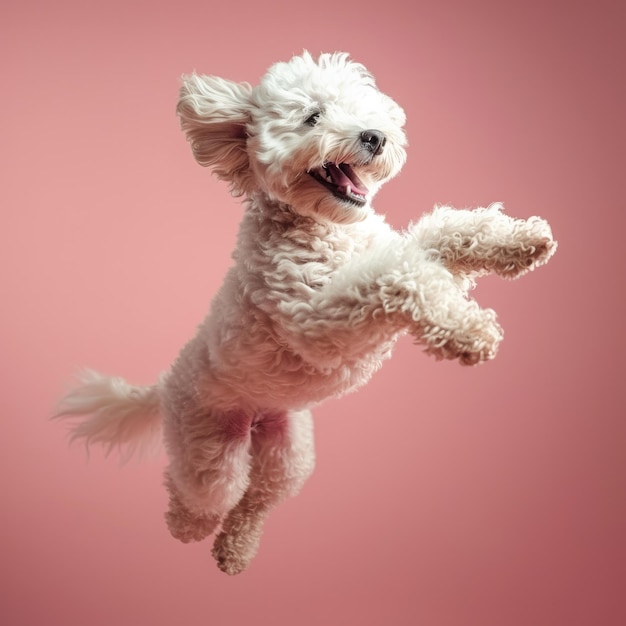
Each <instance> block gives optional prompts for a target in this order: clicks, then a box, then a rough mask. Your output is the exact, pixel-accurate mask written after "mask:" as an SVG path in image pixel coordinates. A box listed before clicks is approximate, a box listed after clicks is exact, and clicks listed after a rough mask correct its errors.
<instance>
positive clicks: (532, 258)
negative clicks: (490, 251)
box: [494, 217, 557, 279]
mask: <svg viewBox="0 0 626 626" xmlns="http://www.w3.org/2000/svg"><path fill="white" fill-rule="evenodd" d="M556 248H557V242H556V241H554V239H553V238H552V230H551V228H550V225H549V224H548V222H546V221H545V220H544V219H541V218H540V217H531V218H529V219H527V220H516V224H515V228H514V229H513V233H512V238H511V241H510V242H507V244H506V245H504V246H502V247H501V248H500V249H499V250H498V252H497V253H496V254H495V255H494V259H495V260H496V264H495V265H496V273H497V274H499V275H500V276H502V277H503V278H509V279H513V278H518V277H520V276H523V275H524V274H526V273H527V272H530V271H531V270H533V269H535V268H536V267H539V266H540V265H544V264H545V263H547V262H548V261H549V260H550V257H551V256H552V255H553V254H554V253H555V252H556Z"/></svg>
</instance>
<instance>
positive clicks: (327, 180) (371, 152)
mask: <svg viewBox="0 0 626 626" xmlns="http://www.w3.org/2000/svg"><path fill="white" fill-rule="evenodd" d="M359 141H360V142H361V146H362V148H363V150H364V151H366V152H367V153H368V158H367V160H368V161H369V160H371V159H373V158H374V157H376V156H379V155H381V154H382V153H383V149H384V148H385V144H386V143H387V138H386V137H385V135H384V134H383V133H381V132H380V131H379V130H375V129H369V130H364V131H362V132H361V134H360V135H359ZM308 173H309V174H310V175H311V176H312V177H313V178H314V179H315V180H316V181H317V182H318V183H321V184H322V185H324V187H326V188H327V189H328V190H330V191H331V192H332V193H333V194H334V195H335V196H336V197H337V198H339V199H340V200H344V201H347V202H350V203H351V204H358V205H360V206H363V205H364V204H365V203H366V202H367V194H368V193H369V189H368V188H367V186H366V185H365V184H364V183H363V181H362V180H361V179H360V178H359V177H358V176H357V174H356V172H355V171H354V168H353V166H352V165H350V164H349V163H332V162H326V163H324V165H323V166H322V167H318V168H316V169H312V170H309V172H308Z"/></svg>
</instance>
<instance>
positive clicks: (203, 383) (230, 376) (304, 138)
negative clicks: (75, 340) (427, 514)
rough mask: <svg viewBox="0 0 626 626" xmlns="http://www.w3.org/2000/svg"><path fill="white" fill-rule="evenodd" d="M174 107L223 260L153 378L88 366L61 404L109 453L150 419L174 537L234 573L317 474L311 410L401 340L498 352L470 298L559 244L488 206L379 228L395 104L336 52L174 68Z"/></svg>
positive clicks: (398, 150) (472, 356) (393, 152)
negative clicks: (209, 70) (227, 248)
mask: <svg viewBox="0 0 626 626" xmlns="http://www.w3.org/2000/svg"><path fill="white" fill-rule="evenodd" d="M178 114H179V116H180V120H181V124H182V128H183V130H184V132H185V133H186V136H187V138H188V140H189V142H190V144H191V148H192V151H193V154H194V155H195V157H196V159H197V161H198V162H199V163H200V164H201V165H204V166H207V167H209V168H211V169H212V171H213V172H214V173H215V174H217V176H218V177H220V178H221V179H223V180H226V181H228V183H229V184H230V186H231V190H232V192H233V193H234V194H236V195H244V196H245V205H246V211H245V215H244V218H243V222H242V224H241V228H240V232H239V238H238V243H237V247H236V249H235V252H234V261H235V263H234V265H233V267H232V268H231V270H230V271H229V273H228V275H227V277H226V279H225V282H224V285H223V286H222V288H221V290H220V291H219V293H218V294H217V296H216V297H215V299H214V301H213V304H212V307H211V311H210V313H209V315H208V317H207V318H206V320H205V321H204V323H203V324H202V325H201V326H200V328H199V330H198V332H197V334H196V336H195V337H194V338H193V339H192V340H191V341H190V342H189V343H188V344H187V345H186V346H185V347H184V349H183V350H182V352H181V354H180V356H179V357H178V359H177V360H176V362H175V363H174V364H173V366H172V368H171V370H170V371H169V372H168V373H167V374H166V375H165V376H164V377H163V379H162V381H161V382H160V383H159V384H158V385H155V386H154V387H150V388H145V389H144V388H132V387H130V386H128V385H126V383H124V382H123V381H120V380H119V379H110V380H107V379H104V378H101V377H98V376H97V375H94V374H90V375H89V376H88V379H87V380H86V381H84V385H83V386H82V387H80V388H78V389H77V390H75V391H73V392H71V393H70V394H69V395H68V396H67V397H66V398H65V399H64V401H63V402H62V403H61V406H60V408H59V413H58V414H59V415H60V416H65V417H67V416H77V415H82V416H87V417H86V419H84V420H83V421H81V422H79V423H78V425H76V426H75V429H74V431H73V432H74V437H75V438H76V437H77V438H83V439H84V440H85V441H86V443H87V444H89V443H92V442H100V443H104V444H106V445H108V446H109V447H114V446H116V445H119V444H124V443H131V444H132V443H133V442H135V441H137V440H138V439H139V438H141V437H142V436H143V435H144V434H146V433H148V434H149V433H153V432H154V431H155V428H156V427H157V423H158V421H159V420H160V419H161V417H160V416H162V418H163V426H164V439H165V444H166V448H167V452H168V455H169V458H170V464H169V467H168V468H167V471H166V485H167V488H168V490H169V493H170V507H169V511H168V513H167V515H166V518H167V523H168V526H169V529H170V532H171V533H172V535H173V536H174V537H176V538H178V539H180V540H181V541H184V542H187V541H198V540H201V539H204V538H205V537H206V536H207V535H209V534H211V533H212V532H214V531H215V530H218V534H217V537H216V539H215V543H214V547H213V555H214V556H215V558H216V560H217V562H218V565H219V567H220V568H221V569H222V570H223V571H225V572H227V573H229V574H235V573H238V572H240V571H242V570H244V569H245V568H246V567H247V566H248V564H249V562H250V560H251V559H252V558H253V556H254V554H255V552H256V550H257V547H258V543H259V538H260V535H261V528H262V524H263V521H264V519H265V517H266V516H267V514H268V512H269V511H270V509H271V508H272V507H273V506H275V505H276V504H277V503H279V502H280V501H281V500H283V499H284V498H285V497H287V496H290V495H294V494H295V493H297V492H298V490H299V489H300V487H301V486H302V484H303V483H304V481H305V480H306V479H307V477H308V476H309V475H310V474H311V472H312V471H313V466H314V451H313V428H312V421H311V413H310V410H309V409H310V407H312V406H313V405H315V404H316V403H319V402H321V401H322V400H324V399H326V398H329V397H337V396H340V395H342V394H344V393H346V392H349V391H352V390H354V389H355V388H357V387H359V386H360V385H363V384H364V383H365V382H367V380H368V379H369V378H370V377H371V376H372V374H373V373H374V372H375V371H376V370H377V369H378V368H379V367H380V365H381V363H382V361H383V360H384V359H386V358H387V357H389V356H390V354H391V350H392V347H393V345H394V342H395V341H396V339H397V337H398V336H399V335H400V334H401V333H404V332H408V333H410V334H411V335H412V336H413V337H414V338H415V340H416V341H417V342H418V343H420V344H421V345H422V346H423V347H424V349H425V350H426V352H428V353H430V354H432V355H434V356H435V357H436V358H446V359H459V360H460V362H461V363H464V364H472V365H473V364H476V363H480V362H482V361H486V360H488V359H491V358H493V357H494V356H495V354H496V351H497V348H498V344H499V343H500V341H501V339H502V330H501V328H500V326H499V325H498V323H497V322H496V315H495V313H494V312H493V311H492V310H489V309H481V308H480V307H479V305H478V304H477V303H476V302H475V301H474V300H472V299H471V298H469V297H468V289H470V288H471V287H472V286H473V284H474V280H475V279H476V278H477V277H479V276H481V275H484V274H487V273H495V274H499V275H500V276H502V277H504V278H515V277H517V276H520V275H522V274H524V273H526V272H528V271H530V270H532V269H534V268H535V267H537V266H539V265H541V264H543V263H545V262H546V261H547V260H548V259H549V258H550V256H551V255H552V254H553V253H554V251H555V249H556V243H555V242H554V241H553V240H552V235H551V232H550V227H549V226H548V224H547V223H546V222H545V221H544V220H542V219H540V218H537V217H533V218H530V219H528V220H519V219H513V218H511V217H508V216H506V215H505V214H504V213H503V212H502V207H501V205H499V204H493V205H491V206H490V207H488V208H485V209H477V210H474V211H469V210H455V209H453V208H451V207H447V206H439V207H436V208H435V209H434V211H432V212H431V213H430V214H428V215H425V216H423V217H422V218H421V219H420V220H419V221H417V222H416V223H415V224H412V225H411V226H409V227H408V229H407V230H406V231H405V232H397V231H395V230H393V229H392V228H390V227H389V226H388V225H387V224H386V223H385V220H384V219H383V217H381V216H380V215H377V214H376V213H374V211H373V209H372V205H371V201H372V198H373V196H374V194H375V193H376V191H377V190H378V189H379V188H380V186H381V185H382V184H384V183H385V182H386V181H387V180H389V179H390V178H391V177H393V176H394V175H395V174H397V173H398V172H399V171H400V169H401V167H402V166H403V164H404V161H405V143H406V140H405V135H404V132H403V125H404V121H405V117H404V113H403V111H402V109H401V108H400V107H399V106H398V105H397V104H396V103H395V102H394V101H393V100H391V99H390V98H389V97H388V96H386V95H384V94H382V93H381V92H380V91H378V89H377V88H376V85H375V82H374V79H373V78H372V76H371V75H370V74H369V73H368V72H367V70H366V69H365V68H364V67H363V66H362V65H359V64H358V63H354V62H352V61H350V60H349V59H348V56H347V55H346V54H323V55H321V56H320V57H319V59H317V60H315V59H313V58H312V57H311V56H310V55H309V54H308V53H306V52H305V53H304V54H302V55H301V56H297V57H294V58H293V59H292V60H291V61H289V62H288V63H278V64H276V65H274V66H273V67H272V68H270V70H269V71H268V73H267V74H266V76H265V77H264V78H263V79H262V81H261V82H260V84H259V85H258V86H256V87H254V88H253V87H251V86H250V85H248V84H246V83H234V82H232V81H228V80H225V79H222V78H218V77H214V76H198V75H191V76H187V77H185V78H184V84H183V87H182V90H181V94H180V100H179V102H178Z"/></svg>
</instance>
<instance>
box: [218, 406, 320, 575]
mask: <svg viewBox="0 0 626 626" xmlns="http://www.w3.org/2000/svg"><path fill="white" fill-rule="evenodd" d="M314 465H315V452H314V442H313V420H312V417H311V413H310V411H308V410H302V411H291V412H289V413H278V414H265V415H263V416H261V417H260V418H259V419H258V420H255V421H254V422H253V425H252V469H251V473H250V485H249V487H248V489H247V490H246V492H245V494H244V496H243V498H242V499H241V500H240V502H239V504H237V506H236V507H235V508H234V509H233V510H232V511H231V512H230V513H229V514H228V516H227V517H226V519H225V520H224V523H223V525H222V530H221V532H220V534H219V535H218V536H217V538H216V539H215V543H214V545H213V556H214V558H215V560H216V561H217V563H218V567H219V568H220V569H221V570H222V571H224V572H226V573H227V574H231V575H232V574H238V573H240V572H242V571H243V570H245V569H246V568H247V566H248V565H249V563H250V561H251V560H252V559H253V558H254V556H255V554H256V552H257V550H258V547H259V541H260V539H261V533H262V529H263V522H264V521H265V518H266V517H267V515H268V514H269V512H270V510H271V509H272V508H273V507H274V506H276V505H277V504H279V503H280V502H281V501H283V500H284V499H285V498H287V497H289V496H293V495H296V493H298V491H300V488H301V487H302V485H303V484H304V482H305V481H306V479H307V478H308V477H309V476H310V475H311V472H312V471H313V467H314Z"/></svg>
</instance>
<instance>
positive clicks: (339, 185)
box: [308, 163, 369, 206]
mask: <svg viewBox="0 0 626 626" xmlns="http://www.w3.org/2000/svg"><path fill="white" fill-rule="evenodd" d="M308 173H309V174H310V175H311V176H312V177H313V178H314V179H315V180H316V181H317V182H318V183H321V184H322V185H324V187H326V188H327V189H329V190H330V191H332V192H333V194H334V195H335V196H336V197H337V198H339V199H340V200H345V201H346V202H351V203H353V204H358V205H360V206H362V205H364V204H365V203H366V201H367V200H366V196H367V193H368V191H369V189H368V188H367V187H366V186H365V185H364V184H363V182H362V181H361V180H360V179H359V177H358V176H357V175H356V173H355V171H354V170H353V169H352V167H351V166H350V165H348V164H347V163H324V165H323V166H322V167H319V168H317V169H314V170H309V172H308Z"/></svg>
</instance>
